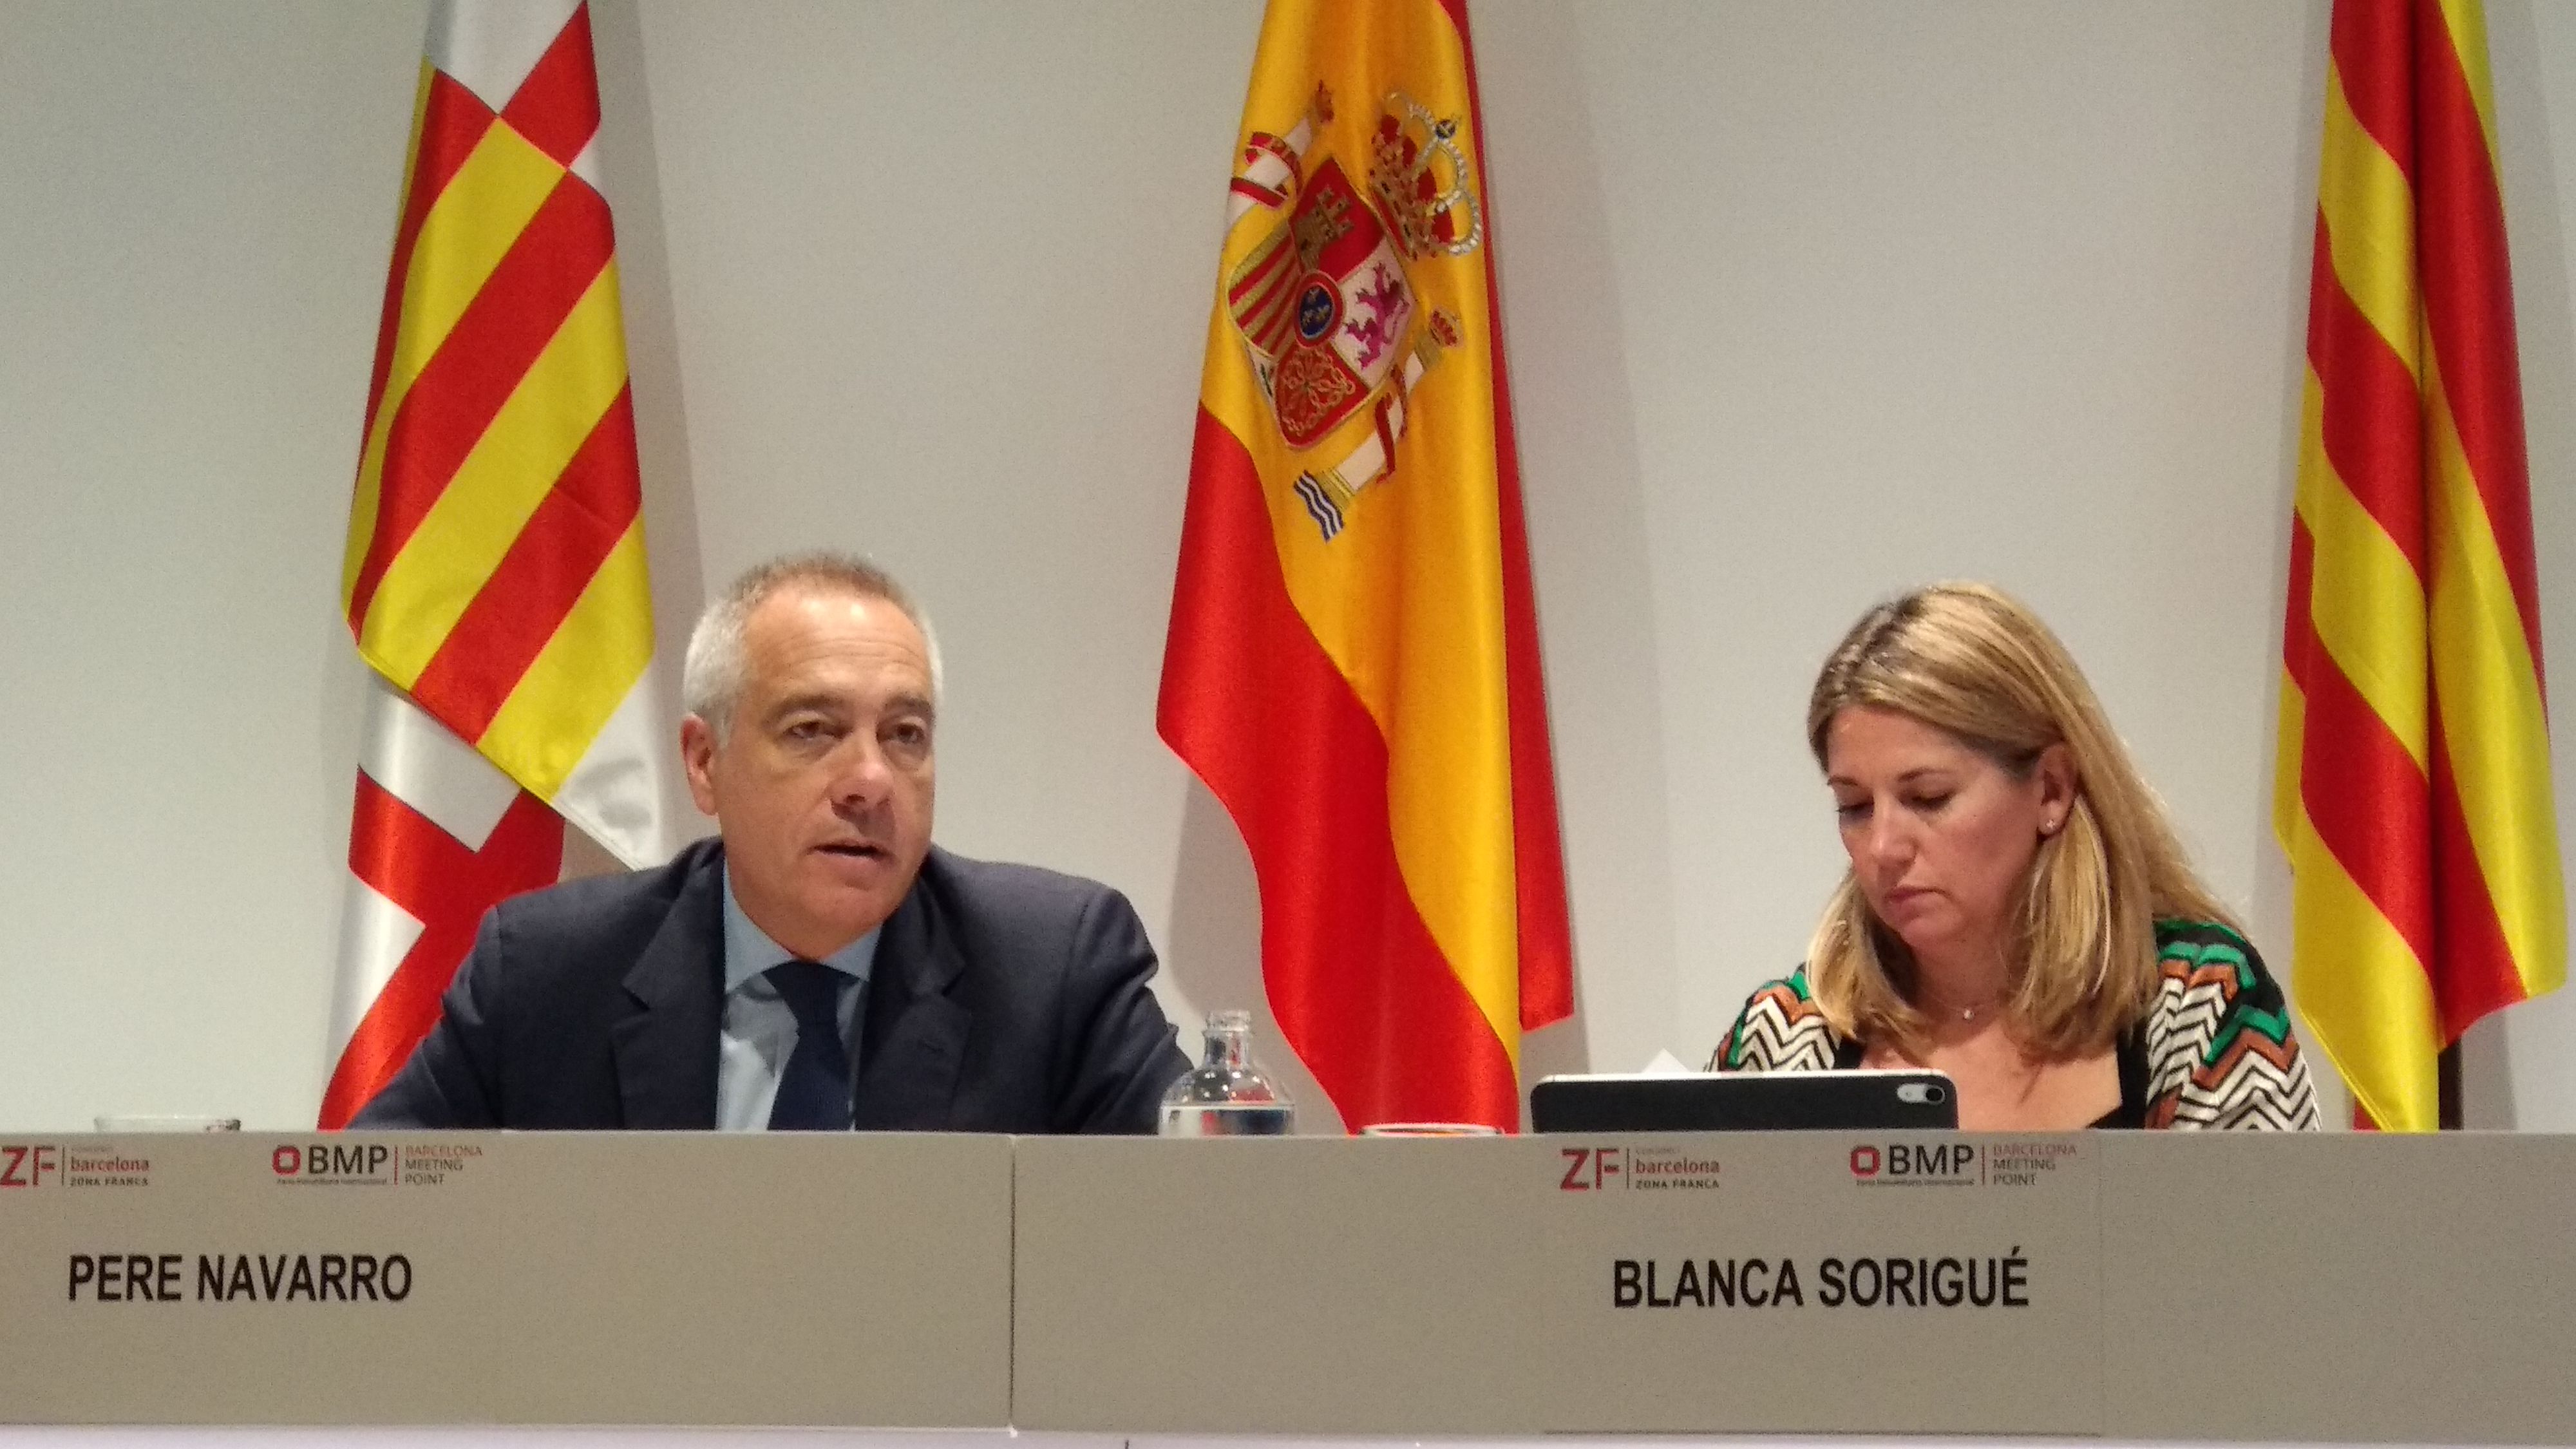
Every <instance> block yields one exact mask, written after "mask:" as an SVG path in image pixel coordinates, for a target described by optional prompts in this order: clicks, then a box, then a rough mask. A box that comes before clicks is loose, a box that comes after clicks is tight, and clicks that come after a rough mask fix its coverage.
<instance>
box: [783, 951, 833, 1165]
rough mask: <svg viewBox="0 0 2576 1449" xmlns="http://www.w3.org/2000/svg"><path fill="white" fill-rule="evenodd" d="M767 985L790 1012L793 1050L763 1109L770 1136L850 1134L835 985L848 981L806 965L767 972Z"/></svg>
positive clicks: (788, 963) (828, 970) (827, 969)
mask: <svg viewBox="0 0 2576 1449" xmlns="http://www.w3.org/2000/svg"><path fill="white" fill-rule="evenodd" d="M767 975H768V977H769V984H770V985H772V986H775V987H777V988H778V996H779V999H780V1000H782V1001H784V1002H786V1003H787V1009H788V1010H789V1011H792V1012H794V1013H796V1049H795V1050H794V1051H791V1052H789V1053H788V1054H787V1070H786V1071H784V1072H781V1073H780V1074H779V1077H778V1096H777V1098H776V1099H775V1100H774V1101H773V1102H771V1104H770V1108H769V1130H770V1131H772V1132H847V1131H848V1130H850V1054H849V1052H848V1050H847V1049H845V1048H844V1047H843V1046H842V1045H841V1013H840V1005H841V985H842V983H843V982H845V981H847V980H848V979H849V978H848V977H846V976H843V975H842V974H841V973H840V972H838V971H835V970H833V969H832V968H831V967H829V966H819V965H816V964H815V963H814V962H811V961H782V962H780V963H779V964H778V965H775V966H772V967H770V968H769V970H768V972H767Z"/></svg>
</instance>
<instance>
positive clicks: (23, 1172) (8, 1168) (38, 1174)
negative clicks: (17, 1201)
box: [0, 1142, 63, 1187]
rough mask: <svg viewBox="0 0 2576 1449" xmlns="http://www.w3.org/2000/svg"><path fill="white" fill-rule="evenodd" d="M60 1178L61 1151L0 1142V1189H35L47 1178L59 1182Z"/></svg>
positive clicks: (61, 1172)
mask: <svg viewBox="0 0 2576 1449" xmlns="http://www.w3.org/2000/svg"><path fill="white" fill-rule="evenodd" d="M62 1177H63V1158H62V1152H61V1149H59V1148H55V1147H21V1146H15V1145H12V1144H9V1143H5V1142H0V1187H36V1186H39V1185H41V1184H42V1183H43V1182H44V1181H45V1179H47V1178H52V1179H53V1180H54V1181H56V1182H60V1181H62Z"/></svg>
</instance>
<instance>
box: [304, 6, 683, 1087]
mask: <svg viewBox="0 0 2576 1449" xmlns="http://www.w3.org/2000/svg"><path fill="white" fill-rule="evenodd" d="M427 51H428V53H427V56H426V58H425V59H424V62H423V64H422V68H421V77H420V91H419V99H418V103H417V107H416V110H415V114H414V119H413V135H412V143H411V155H410V164H409V168H408V173H407V175H406V178H405V182H404V188H403V206H402V212H401V217H400V221H399V223H398V226H397V229H396V232H395V237H394V247H393V260H392V266H391V268H390V271H389V274H388V276H387V279H386V285H385V304H384V315H383V319H382V323H381V325H380V329H379V332H378V337H377V347H376V357H375V366H374V370H373V372H372V375H371V376H370V378H369V382H368V390H367V421H366V429H365V435H364V436H365V441H364V445H363V449H362V452H361V454H360V460H359V465H358V477H357V485H356V490H355V495H354V499H353V502H352V505H351V509H350V519H349V542H348V549H347V553H346V555H345V558H344V560H343V568H342V574H341V589H340V597H341V604H342V607H343V609H344V610H345V612H346V616H347V620H348V624H349V628H350V630H351V631H352V632H353V633H354V634H355V636H356V638H357V645H358V651H359V653H360V655H361V656H363V657H364V658H365V660H366V662H367V663H368V665H369V666H370V667H371V668H372V670H373V671H374V674H375V676H376V678H377V679H378V680H379V681H380V685H379V687H378V688H377V689H376V690H375V692H374V694H373V695H372V696H371V703H370V719H369V724H368V729H367V742H366V745H365V755H364V758H362V760H361V765H360V772H359V778H358V797H357V805H356V810H355V812H354V816H353V820H352V824H351V828H350V869H351V872H352V875H353V881H352V888H351V905H350V909H349V912H348V924H347V925H346V926H345V927H344V931H343V935H344V942H343V961H342V979H341V984H340V993H339V1004H338V1009H337V1011H336V1013H335V1022H334V1032H335V1036H336V1037H337V1038H338V1039H339V1056H338V1066H337V1068H336V1070H335V1071H334V1073H333V1075H332V1079H331V1083H330V1085H329V1088H328V1089H327V1091H326V1093H325V1097H324V1102H323V1108H322V1114H321V1117H322V1125H323V1126H324V1127H326V1128H327V1127H336V1126H339V1125H342V1124H344V1123H345V1122H346V1121H347V1120H348V1118H349V1116H350V1115H351V1114H352V1113H354V1112H355V1111H356V1110H357V1108H358V1107H360V1106H362V1105H364V1103H365V1102H366V1100H367V1099H368V1098H369V1097H370V1096H372V1095H373V1094H374V1092H375V1091H376V1089H377V1088H378V1087H380V1086H382V1085H383V1083H384V1082H385V1081H386V1080H387V1079H388V1078H390V1077H391V1075H392V1074H393V1073H394V1072H395V1071H396V1070H398V1069H399V1068H400V1067H401V1065H402V1063H403V1061H404V1060H405V1059H406V1058H407V1057H408V1056H409V1055H410V1053H411V1049H412V1047H413V1046H414V1045H415V1044H416V1043H417V1042H418V1041H419V1039H420V1037H421V1036H422V1035H424V1034H426V1033H427V1031H428V1030H429V1028H430V1026H431V1025H432V1024H433V1023H435V1021H436V1019H437V1013H438V995H439V993H440V992H441V991H442V990H444V989H445V987H446V984H447V981H448V979H449V977H451V976H452V975H453V974H454V971H455V968H456V965H457V963H458V962H459V961H461V960H462V959H463V957H464V954H465V952H466V950H467V948H468V947H469V946H470V945H471V944H472V938H473V931H474V928H475V923H476V921H477V920H478V919H479V917H480V916H481V914H482V913H483V911H484V910H486V909H488V908H489V907H490V906H491V905H492V904H493V903H494V902H495V901H497V900H499V899H501V898H502V897H503V896H506V895H508V894H511V893H513V892H515V891H521V890H527V889H532V888H534V887H537V886H541V885H545V884H548V883H550V882H551V881H553V880H554V879H555V877H556V875H557V873H558V872H559V871H560V869H561V860H562V853H563V822H564V820H565V819H569V820H571V821H572V822H573V823H575V824H577V825H580V826H581V827H582V828H583V829H584V830H585V831H586V832H587V833H589V834H590V835H591V836H592V837H593V838H594V839H596V840H598V841H599V843H600V844H601V845H603V846H605V847H607V848H608V849H609V850H611V851H612V852H614V853H616V854H617V855H619V856H620V857H621V858H623V859H625V860H626V861H627V862H628V863H629V864H643V863H647V862H649V861H652V860H655V859H658V858H660V857H661V856H662V855H664V854H666V853H667V848H668V847H667V842H666V841H665V840H664V839H663V838H662V835H663V831H664V828H665V821H664V819H663V814H664V812H663V810H662V791H661V785H660V780H661V776H662V773H663V770H664V769H665V766H664V765H663V764H662V763H661V757H662V756H663V755H665V754H667V753H668V737H667V732H664V731H658V730H656V729H655V728H654V727H653V724H654V720H653V716H654V708H653V704H654V701H653V697H652V691H651V690H650V688H649V685H648V678H649V667H650V665H651V662H652V654H653V618H652V603H651V597H650V593H649V590H648V586H647V578H646V572H645V558H644V534H643V524H642V520H641V517H640V509H641V498H642V494H641V488H640V485H639V481H638V477H637V471H636V457H635V421H634V412H633V404H632V399H631V396H630V393H629V389H628V386H627V371H626V350H625V340H624V335H623V331H622V323H621V321H620V317H619V309H618V289H617V264H616V250H615V243H614V238H613V234H612V231H611V228H610V223H609V210H608V203H607V201H606V199H605V198H604V197H603V196H602V195H601V193H600V190H599V187H598V176H597V169H596V159H595V156H594V153H593V150H592V144H593V141H594V138H595V137H596V135H597V133H598V130H599V82H598V78H597V75H596V72H595V70H594V67H593V62H592V56H591V35H590V14H589V9H588V7H587V6H586V5H582V4H578V3H572V0H551V3H548V0H525V3H513V0H479V3H478V0H445V3H441V4H439V5H437V6H435V7H434V9H433V11H432V15H431V20H430V33H429V42H428V46H427ZM468 747H470V748H468Z"/></svg>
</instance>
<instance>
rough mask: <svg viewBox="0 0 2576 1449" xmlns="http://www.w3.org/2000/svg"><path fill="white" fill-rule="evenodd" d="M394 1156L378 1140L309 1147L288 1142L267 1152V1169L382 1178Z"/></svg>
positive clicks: (292, 1173) (288, 1173) (295, 1173)
mask: <svg viewBox="0 0 2576 1449" xmlns="http://www.w3.org/2000/svg"><path fill="white" fill-rule="evenodd" d="M393 1156H394V1150H393V1149H392V1148H390V1147H387V1146H386V1145H384V1144H383V1143H381V1142H360V1143H351V1144H348V1145H341V1144H337V1143H329V1142H316V1143H314V1144H313V1145H311V1146H309V1147H297V1146H295V1145H293V1144H292V1143H290V1144H288V1145H286V1146H283V1147H280V1148H278V1149H277V1150H276V1151H274V1152H272V1153H270V1154H269V1155H268V1170H269V1171H271V1172H274V1173H276V1174H277V1175H278V1176H280V1177H383V1176H386V1175H387V1174H388V1172H389V1171H390V1169H391V1164H392V1162H393Z"/></svg>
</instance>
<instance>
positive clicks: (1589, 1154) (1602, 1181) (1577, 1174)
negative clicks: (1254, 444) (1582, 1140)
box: [1557, 1147, 1627, 1192]
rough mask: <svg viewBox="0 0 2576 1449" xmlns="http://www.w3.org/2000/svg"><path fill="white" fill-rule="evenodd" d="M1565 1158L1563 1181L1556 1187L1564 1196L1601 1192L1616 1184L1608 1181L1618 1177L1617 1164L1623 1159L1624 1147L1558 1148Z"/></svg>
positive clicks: (1618, 1168)
mask: <svg viewBox="0 0 2576 1449" xmlns="http://www.w3.org/2000/svg"><path fill="white" fill-rule="evenodd" d="M1557 1150H1558V1151H1559V1152H1562V1153H1563V1154H1565V1180H1564V1181H1562V1182H1560V1183H1558V1184H1557V1186H1558V1187H1559V1188H1560V1189H1562V1190H1563V1191H1566V1192H1602V1191H1606V1190H1608V1189H1610V1188H1613V1187H1617V1186H1619V1185H1620V1184H1618V1183H1615V1182H1612V1181H1610V1179H1611V1178H1614V1177H1618V1176H1620V1175H1621V1174H1620V1164H1621V1163H1622V1162H1623V1161H1624V1160H1625V1159H1626V1157H1627V1149H1626V1148H1624V1147H1561V1148H1558V1149H1557Z"/></svg>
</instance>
